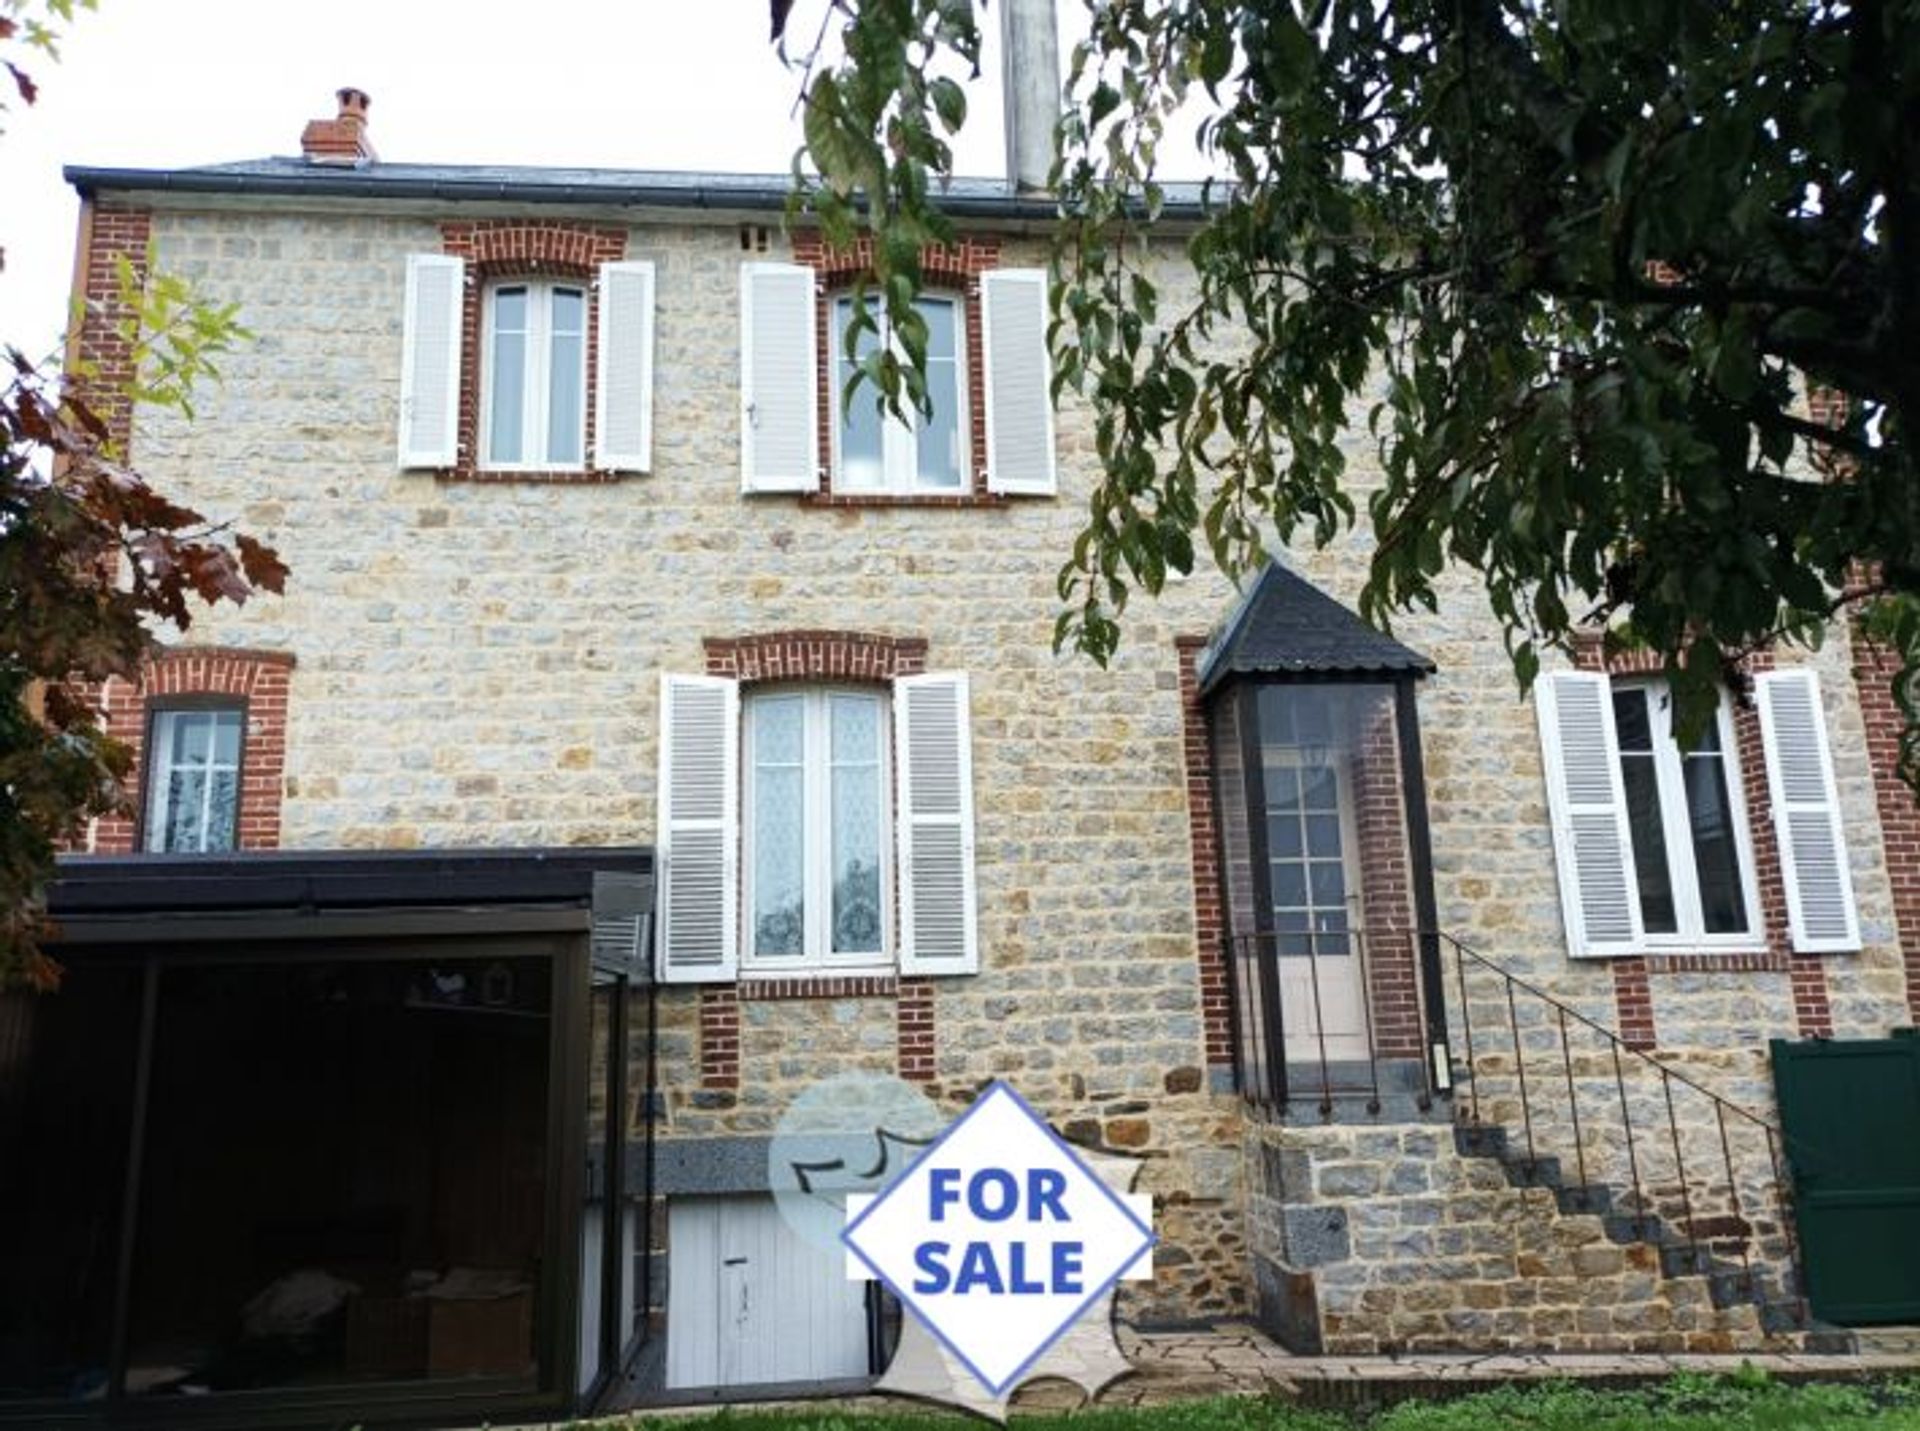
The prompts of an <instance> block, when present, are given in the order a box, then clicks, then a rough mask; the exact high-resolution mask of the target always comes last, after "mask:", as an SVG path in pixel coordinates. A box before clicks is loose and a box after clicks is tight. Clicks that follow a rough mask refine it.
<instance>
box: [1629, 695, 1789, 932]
mask: <svg viewBox="0 0 1920 1431" xmlns="http://www.w3.org/2000/svg"><path fill="white" fill-rule="evenodd" d="M1612 701H1613V724H1614V730H1615V731H1616V732H1617V734H1618V738H1619V745H1620V780H1621V785H1622V787H1623V789H1624V791H1625V794H1626V802H1627V827H1628V829H1629V831H1630V832H1631V834H1632V839H1633V863H1634V871H1635V873H1636V875H1637V876H1638V885H1639V900H1640V922H1641V926H1642V927H1643V928H1644V929H1645V930H1646V933H1647V940H1648V943H1649V944H1657V943H1659V942H1661V941H1662V940H1664V939H1668V938H1672V939H1677V940H1680V941H1681V942H1684V943H1689V944H1693V943H1699V942H1703V941H1705V940H1708V939H1716V938H1721V937H1729V936H1732V937H1737V936H1741V935H1747V934H1751V933H1752V932H1753V930H1754V929H1755V928H1756V926H1757V921H1756V920H1755V918H1754V913H1753V903H1752V899H1751V894H1750V891H1751V886H1752V872H1753V855H1752V851H1751V850H1750V848H1749V839H1748V833H1747V820H1746V809H1745V805H1744V802H1743V801H1742V799H1741V797H1740V770H1739V766H1738V764H1737V762H1736V759H1735V756H1734V753H1733V730H1732V722H1731V720H1730V718H1729V716H1728V713H1727V709H1726V703H1725V700H1724V698H1723V699H1722V702H1721V706H1720V708H1719V710H1717V711H1716V712H1715V714H1714V718H1713V720H1712V721H1711V722H1710V723H1709V724H1708V726H1707V729H1706V731H1705V732H1704V733H1703V734H1702V735H1701V737H1700V740H1699V742H1698V744H1696V745H1695V747H1694V748H1693V749H1692V750H1682V749H1681V748H1680V746H1679V745H1678V743H1677V742H1676V741H1675V740H1674V735H1673V701H1672V698H1671V697H1670V696H1669V694H1668V692H1667V688H1666V685H1665V684H1664V683H1663V682H1658V681H1649V682H1643V683H1634V684H1630V685H1629V684H1623V683H1619V682H1616V683H1615V684H1614V687H1613V692H1612Z"/></svg>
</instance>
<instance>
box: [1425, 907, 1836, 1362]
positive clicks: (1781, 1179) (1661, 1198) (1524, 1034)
mask: <svg viewBox="0 0 1920 1431" xmlns="http://www.w3.org/2000/svg"><path fill="white" fill-rule="evenodd" d="M1439 937H1440V940H1441V944H1442V947H1443V949H1444V950H1445V951H1446V952H1447V954H1448V956H1449V957H1450V959H1451V962H1452V966H1453V967H1452V971H1451V972H1452V975H1453V984H1454V992H1456V993H1457V995H1458V1002H1457V1005H1456V1007H1455V1008H1454V1009H1452V1010H1451V1011H1450V1014H1451V1022H1452V1024H1453V1026H1454V1027H1455V1028H1457V1029H1458V1031H1459V1038H1458V1040H1457V1044H1456V1049H1455V1052H1456V1054H1457V1055H1458V1056H1457V1057H1456V1058H1455V1059H1454V1061H1453V1066H1454V1070H1455V1090H1454V1091H1455V1099H1454V1115H1455V1121H1456V1122H1457V1123H1459V1124H1461V1125H1463V1126H1467V1127H1485V1126H1488V1125H1491V1126H1494V1127H1497V1128H1500V1129H1502V1130H1503V1134H1504V1137H1505V1138H1506V1139H1509V1140H1510V1139H1511V1138H1512V1137H1514V1136H1515V1135H1517V1136H1518V1137H1519V1139H1520V1140H1521V1144H1522V1147H1521V1148H1520V1149H1515V1150H1514V1153H1515V1155H1516V1156H1515V1157H1514V1158H1513V1159H1512V1164H1513V1165H1514V1166H1515V1167H1517V1169H1518V1170H1519V1171H1521V1172H1522V1173H1523V1174H1526V1175H1538V1174H1541V1173H1543V1172H1545V1173H1547V1174H1549V1175H1550V1176H1545V1177H1539V1178H1538V1181H1539V1182H1541V1183H1542V1184H1543V1185H1545V1184H1548V1183H1551V1184H1552V1185H1554V1186H1556V1187H1557V1188H1559V1189H1561V1190H1562V1191H1563V1192H1564V1193H1566V1195H1567V1201H1569V1202H1574V1203H1577V1202H1578V1201H1579V1199H1580V1196H1581V1194H1576V1193H1574V1192H1573V1191H1572V1190H1574V1189H1579V1190H1583V1193H1584V1194H1585V1195H1588V1196H1591V1197H1592V1198H1593V1200H1594V1202H1595V1204H1596V1208H1604V1209H1606V1210H1609V1211H1611V1212H1612V1213H1613V1214H1614V1215H1620V1214H1621V1213H1623V1212H1624V1214H1625V1215H1626V1216H1628V1217H1629V1218H1630V1219H1631V1221H1632V1224H1633V1225H1634V1227H1635V1229H1636V1231H1637V1233H1638V1236H1639V1237H1640V1239H1641V1240H1643V1241H1649V1242H1652V1243H1654V1244H1656V1245H1658V1246H1659V1247H1661V1248H1662V1249H1663V1254H1664V1251H1672V1252H1674V1253H1676V1254H1678V1255H1677V1256H1676V1257H1674V1259H1673V1262H1672V1263H1669V1262H1668V1261H1667V1259H1666V1257H1665V1256H1664V1255H1663V1266H1666V1267H1667V1268H1668V1270H1685V1271H1691V1272H1698V1273H1702V1274H1706V1275H1710V1276H1711V1275H1719V1276H1722V1277H1725V1276H1727V1275H1729V1274H1733V1273H1736V1272H1737V1274H1738V1278H1739V1280H1740V1282H1741V1284H1742V1285H1743V1286H1744V1288H1745V1290H1746V1292H1747V1295H1748V1296H1749V1297H1750V1299H1751V1300H1753V1301H1755V1302H1756V1303H1761V1304H1763V1305H1765V1304H1768V1303H1769V1302H1772V1303H1784V1304H1787V1305H1790V1306H1791V1308H1792V1311H1793V1315H1794V1319H1795V1321H1796V1322H1797V1323H1800V1324H1804V1323H1805V1321H1806V1303H1805V1299H1804V1295H1803V1291H1802V1289H1803V1288H1804V1286H1805V1282H1804V1278H1803V1275H1802V1272H1803V1269H1802V1266H1801V1261H1800V1247H1799V1240H1798V1237H1797V1236H1796V1233H1795V1229H1794V1220H1793V1206H1792V1198H1791V1194H1790V1192H1789V1187H1788V1183H1787V1181H1786V1175H1785V1174H1786V1169H1785V1161H1784V1158H1783V1134H1782V1132H1781V1130H1780V1128H1779V1126H1778V1125H1777V1124H1776V1123H1774V1122H1773V1121H1772V1120H1771V1119H1769V1118H1767V1117H1765V1116H1763V1115H1761V1114H1759V1113H1756V1112H1753V1111H1752V1110H1751V1109H1748V1108H1744V1107H1742V1106H1741V1105H1739V1104H1738V1103H1735V1102H1733V1101H1732V1100H1731V1099H1728V1098H1726V1097H1723V1096H1722V1095H1720V1094H1719V1093H1716V1092H1714V1091H1713V1090H1712V1089H1710V1088H1708V1087H1706V1086H1705V1085H1704V1084H1701V1083H1699V1082H1696V1081H1695V1080H1694V1079H1692V1078H1689V1077H1688V1076H1687V1075H1686V1074H1684V1073H1682V1072H1680V1071H1679V1070H1678V1069H1676V1068H1674V1067H1673V1066H1672V1065H1671V1064H1668V1063H1665V1062H1662V1061H1661V1060H1659V1059H1657V1058H1655V1057H1653V1056H1652V1055H1651V1054H1650V1053H1648V1052H1647V1051H1646V1050H1645V1049H1644V1048H1641V1047H1638V1046H1636V1045H1635V1044H1633V1043H1630V1042H1629V1041H1628V1040H1627V1039H1626V1038H1625V1037H1623V1036H1622V1035H1621V1034H1619V1033H1616V1032H1615V1031H1614V1030H1612V1029H1609V1028H1606V1027H1605V1026H1603V1025H1601V1024H1599V1023H1597V1022H1595V1021H1594V1020H1593V1019H1590V1018H1588V1017H1587V1016H1586V1015H1585V1014H1582V1013H1581V1012H1580V1011H1579V1010H1578V1009H1575V1008H1573V1007H1571V1006H1570V1005H1568V1004H1566V1003H1564V1002H1562V1001H1561V1000H1560V999H1557V998H1555V997H1554V996H1553V995H1551V994H1549V993H1547V992H1546V991H1545V990H1543V989H1541V988H1539V987H1538V986H1537V985H1534V984H1531V983H1528V982H1527V981H1526V980H1525V979H1523V978H1520V977H1519V976H1517V975H1515V974H1513V973H1510V972H1509V971H1508V970H1506V969H1503V968H1502V967H1501V966H1500V965H1498V964H1496V963H1494V962H1493V961H1492V960H1491V959H1488V958H1487V957H1485V956H1484V955H1482V954H1480V953H1478V952H1477V951H1475V950H1473V949H1471V948H1469V947H1468V946H1467V945H1466V944H1464V943H1462V942H1461V941H1460V940H1459V939H1457V938H1455V937H1453V936H1452V935H1448V934H1442V935H1440V936H1439ZM1450 1002H1451V1001H1450ZM1490 1013H1491V1015H1492V1017H1491V1018H1489V1014H1490ZM1502 1014H1504V1018H1503V1017H1501V1015H1502ZM1687 1105H1691V1106H1687ZM1683 1107H1686V1116H1684V1117H1683V1116H1682V1112H1681V1110H1682V1108H1683ZM1569 1159H1571V1163H1572V1181H1571V1182H1568V1181H1566V1179H1565V1176H1564V1175H1565V1173H1566V1171H1567V1165H1568V1161H1569ZM1554 1174H1557V1175H1554ZM1617 1196H1623V1197H1624V1203H1625V1205H1624V1208H1623V1207H1622V1206H1621V1203H1620V1202H1618V1201H1616V1197H1617ZM1756 1263H1758V1264H1759V1268H1758V1270H1759V1271H1765V1270H1766V1269H1768V1268H1770V1267H1771V1268H1775V1269H1779V1270H1780V1271H1781V1272H1782V1273H1783V1275H1781V1276H1780V1278H1779V1283H1780V1285H1779V1286H1778V1288H1777V1289H1776V1295H1774V1296H1772V1297H1771V1298H1770V1297H1769V1295H1768V1289H1766V1288H1765V1287H1764V1285H1763V1279H1762V1277H1761V1276H1759V1275H1756V1272H1757V1269H1756ZM1673 1264H1677V1268H1676V1267H1675V1266H1674V1265H1673Z"/></svg>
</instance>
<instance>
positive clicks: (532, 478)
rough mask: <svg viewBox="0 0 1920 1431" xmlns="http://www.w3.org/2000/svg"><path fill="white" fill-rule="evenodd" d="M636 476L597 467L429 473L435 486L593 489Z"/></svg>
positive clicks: (453, 469)
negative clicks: (464, 484) (475, 484)
mask: <svg viewBox="0 0 1920 1431" xmlns="http://www.w3.org/2000/svg"><path fill="white" fill-rule="evenodd" d="M637 475H639V474H637V473H633V472H613V471H608V470H606V469H604V468H597V467H579V468H552V467H440V468H436V469H434V470H433V473H432V476H433V478H434V480H435V481H438V482H492V483H508V482H531V483H534V484H536V485H538V484H544V485H548V486H593V485H599V484H604V483H607V482H623V481H625V480H626V479H627V478H629V477H633V476H637Z"/></svg>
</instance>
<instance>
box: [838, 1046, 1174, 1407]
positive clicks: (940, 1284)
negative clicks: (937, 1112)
mask: <svg viewBox="0 0 1920 1431" xmlns="http://www.w3.org/2000/svg"><path fill="white" fill-rule="evenodd" d="M847 1213H848V1221H847V1227H846V1230H845V1232H843V1233H842V1234H841V1237H842V1240H843V1241H844V1242H845V1243H846V1245H847V1247H848V1248H849V1250H850V1251H851V1252H852V1253H853V1255H854V1256H855V1257H856V1258H857V1259H858V1260H859V1263H860V1264H861V1265H862V1266H863V1267H865V1268H866V1269H867V1271H868V1272H870V1273H871V1274H872V1275H873V1276H875V1277H878V1278H879V1279H880V1280H881V1281H882V1282H884V1283H885V1284H886V1285H887V1287H888V1288H889V1289H890V1290H891V1291H892V1292H893V1294H894V1295H895V1296H896V1297H898V1298H899V1299H900V1301H901V1303H902V1304H903V1305H904V1306H905V1307H906V1308H907V1309H908V1310H909V1311H911V1312H912V1313H913V1314H914V1316H916V1317H917V1318H918V1319H919V1320H920V1321H921V1322H922V1323H924V1324H925V1325H926V1327H927V1329H928V1330H929V1331H931V1332H932V1333H933V1335H934V1336H936V1337H937V1338H939V1340H940V1341H941V1342H942V1343H944V1344H945V1345H946V1347H947V1349H948V1350H949V1351H951V1352H952V1353H953V1354H954V1355H955V1356H956V1357H958V1358H959V1359H960V1361H961V1362H962V1363H963V1364H964V1365H965V1366H966V1368H967V1370H968V1371H970V1372H972V1373H973V1375H974V1377H975V1378H976V1379H978V1380H979V1382H980V1384H981V1385H982V1386H984V1387H985V1388H986V1389H987V1391H988V1393H989V1394H990V1395H992V1396H994V1397H1000V1396H1003V1395H1005V1394H1006V1393H1007V1392H1008V1391H1010V1390H1011V1389H1012V1388H1013V1387H1014V1386H1015V1385H1017V1384H1018V1382H1019V1381H1020V1379H1021V1377H1022V1375H1024V1374H1025V1373H1026V1371H1027V1370H1028V1368H1030V1367H1031V1366H1033V1364H1034V1363H1035V1362H1036V1361H1037V1360H1038V1359H1039V1358H1040V1356H1041V1354H1042V1353H1044V1352H1045V1351H1046V1350H1047V1348H1048V1347H1050V1346H1051V1345H1053V1343H1054V1342H1055V1341H1056V1340H1057V1339H1058V1338H1059V1337H1060V1336H1061V1335H1062V1334H1063V1333H1064V1332H1065V1331H1066V1330H1067V1329H1068V1328H1069V1327H1070V1326H1072V1325H1073V1323H1074V1321H1075V1320H1076V1319H1077V1318H1078V1317H1079V1316H1080V1314H1081V1313H1082V1312H1084V1311H1086V1310H1087V1308H1088V1307H1090V1306H1092V1305H1093V1304H1094V1303H1095V1302H1097V1301H1099V1300H1100V1299H1102V1298H1103V1297H1105V1296H1106V1295H1107V1294H1108V1293H1109V1292H1110V1291H1111V1290H1112V1288H1113V1285H1114V1283H1115V1282H1117V1281H1119V1280H1120V1278H1121V1277H1123V1276H1125V1275H1127V1274H1128V1273H1129V1271H1130V1270H1133V1269H1136V1268H1139V1269H1140V1270H1142V1271H1146V1270H1149V1269H1150V1267H1151V1263H1150V1261H1145V1260H1144V1259H1147V1257H1148V1254H1149V1252H1150V1251H1151V1249H1152V1247H1153V1242H1154V1234H1153V1229H1152V1227H1151V1226H1149V1224H1148V1220H1147V1219H1146V1218H1145V1217H1143V1216H1142V1215H1141V1213H1140V1211H1139V1210H1138V1209H1137V1208H1136V1207H1135V1206H1134V1205H1132V1204H1131V1203H1130V1200H1129V1199H1127V1198H1125V1197H1123V1196H1121V1195H1120V1194H1118V1193H1115V1192H1114V1191H1113V1190H1112V1189H1111V1188H1109V1187H1108V1186H1107V1184H1106V1183H1105V1182H1104V1181H1103V1180H1102V1179H1101V1178H1100V1177H1098V1176H1097V1175H1096V1174H1095V1173H1094V1172H1093V1171H1092V1170H1091V1169H1089V1168H1088V1167H1087V1166H1086V1164H1085V1163H1084V1162H1082V1161H1081V1159H1080V1157H1079V1155H1078V1154H1076V1153H1075V1152H1074V1150H1073V1149H1072V1148H1071V1147H1070V1146H1068V1144H1067V1143H1066V1142H1064V1141H1063V1140H1062V1139H1061V1138H1060V1137H1059V1135H1057V1134H1056V1133H1055V1132H1054V1131H1053V1129H1051V1128H1049V1127H1048V1126H1047V1124H1046V1122H1045V1121H1044V1120H1043V1119H1042V1118H1041V1117H1040V1116H1039V1114H1037V1113H1035V1112H1034V1111H1033V1109H1032V1108H1030V1107H1029V1106H1028V1105H1027V1103H1026V1101H1025V1100H1024V1099H1022V1098H1021V1097H1020V1095H1019V1094H1017V1093H1015V1092H1014V1091H1013V1089H1012V1088H1010V1087H1008V1086H1007V1085H1006V1084H1005V1083H1000V1082H995V1083H994V1084H992V1085H991V1086H990V1087H989V1088H988V1089H987V1091H986V1093H985V1094H983V1095H982V1096H981V1097H980V1098H979V1100H978V1101H976V1102H975V1103H974V1105H973V1107H971V1108H970V1109H968V1110H967V1112H966V1113H964V1114H963V1115H961V1117H960V1118H959V1119H958V1120H957V1121H955V1123H954V1124H953V1126H952V1127H950V1128H948V1129H947V1131H946V1132H945V1133H944V1134H942V1135H941V1137H940V1138H939V1139H938V1140H937V1141H936V1142H934V1144H933V1145H932V1146H931V1147H929V1148H928V1149H927V1150H926V1151H925V1152H924V1153H922V1154H921V1155H920V1157H919V1158H918V1159H916V1160H915V1161H914V1163H913V1164H912V1165H911V1166H910V1167H909V1168H908V1169H907V1170H906V1171H905V1172H903V1173H902V1174H901V1175H900V1177H899V1178H898V1179H897V1180H896V1181H895V1182H894V1183H893V1184H892V1185H891V1186H889V1187H888V1188H887V1189H886V1191H884V1192H882V1193H880V1194H879V1195H878V1196H877V1197H872V1198H850V1199H849V1200H848V1207H847Z"/></svg>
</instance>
